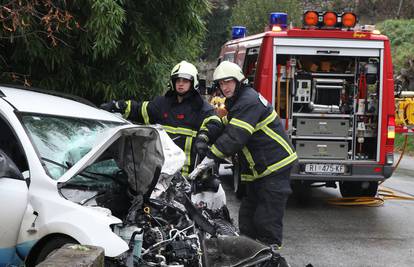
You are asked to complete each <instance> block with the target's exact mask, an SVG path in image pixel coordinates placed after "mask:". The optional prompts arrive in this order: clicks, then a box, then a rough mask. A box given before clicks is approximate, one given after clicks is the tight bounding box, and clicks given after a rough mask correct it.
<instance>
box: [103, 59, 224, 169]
mask: <svg viewBox="0 0 414 267" xmlns="http://www.w3.org/2000/svg"><path fill="white" fill-rule="evenodd" d="M170 82H171V90H169V91H167V93H166V94H165V95H163V96H157V97H155V98H154V99H153V100H152V101H143V102H139V101H134V100H127V101H124V100H120V101H111V102H109V103H105V104H102V105H101V108H102V109H105V110H107V111H111V112H120V113H122V114H123V116H124V118H126V119H128V120H131V121H135V122H139V123H144V124H155V123H158V124H161V125H162V126H163V128H164V129H165V130H166V131H167V133H168V134H169V136H170V137H171V138H172V139H173V140H174V142H175V143H176V144H177V145H178V146H179V147H180V148H181V149H182V150H183V151H184V152H185V154H186V161H185V163H184V167H183V169H182V174H183V175H184V176H187V175H188V173H189V172H191V171H192V169H193V167H194V161H195V155H196V153H199V155H200V156H201V157H203V155H205V152H206V150H207V149H208V143H211V142H214V140H215V139H216V137H217V136H218V135H219V134H220V132H221V131H222V123H221V120H220V118H219V117H218V116H216V114H215V112H214V108H213V107H212V106H211V105H209V104H208V103H207V102H206V101H205V100H203V98H202V97H201V96H200V94H199V93H198V91H197V87H198V71H197V69H196V67H195V66H194V65H193V64H191V63H189V62H187V61H181V62H180V63H178V64H177V65H175V66H174V68H173V69H172V71H171V76H170Z"/></svg>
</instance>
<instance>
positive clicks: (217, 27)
mask: <svg viewBox="0 0 414 267" xmlns="http://www.w3.org/2000/svg"><path fill="white" fill-rule="evenodd" d="M230 15H231V10H230V9H229V8H226V9H221V8H217V9H215V10H213V12H212V14H210V15H209V16H207V18H206V20H207V21H208V23H207V36H206V39H205V41H204V45H203V46H204V54H203V58H206V59H208V60H213V61H214V60H215V59H216V58H217V57H218V54H219V52H220V48H221V46H222V45H223V44H224V43H225V42H226V41H227V40H228V31H229V21H230Z"/></svg>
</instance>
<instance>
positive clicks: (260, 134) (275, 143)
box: [190, 61, 297, 248]
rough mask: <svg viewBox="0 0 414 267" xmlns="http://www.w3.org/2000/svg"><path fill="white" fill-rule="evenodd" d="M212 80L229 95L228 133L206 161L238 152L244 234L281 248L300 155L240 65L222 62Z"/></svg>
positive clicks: (226, 129)
mask: <svg viewBox="0 0 414 267" xmlns="http://www.w3.org/2000/svg"><path fill="white" fill-rule="evenodd" d="M213 79H214V81H215V82H216V83H218V86H219V88H220V90H221V92H222V93H223V95H224V96H225V97H226V101H225V105H226V108H227V110H228V114H227V118H226V119H225V120H224V122H225V128H224V131H223V132H222V134H221V135H220V136H219V137H218V138H217V140H216V141H215V142H214V144H213V145H212V146H211V149H210V150H209V152H207V157H206V158H205V160H204V161H203V162H202V163H203V164H207V165H208V163H209V162H211V161H213V160H217V159H219V158H225V157H229V156H233V155H235V154H236V153H237V154H238V159H239V164H240V173H241V180H242V182H245V183H246V196H245V197H244V198H243V200H242V203H241V206H240V210H239V228H240V232H241V233H242V234H245V235H247V236H249V237H252V238H254V239H258V240H260V241H262V242H263V243H266V244H268V245H271V246H272V247H273V248H278V247H280V246H281V245H282V227H283V222H282V220H283V215H284V211H285V207H286V202H287V199H288V196H289V194H290V193H291V188H290V169H291V167H292V164H294V163H295V162H296V161H297V155H296V152H295V150H294V148H293V146H292V144H291V143H290V141H289V139H288V137H287V135H286V133H285V131H284V129H283V127H282V124H281V123H280V120H279V118H278V115H277V114H276V112H275V110H274V108H273V107H272V105H271V104H270V103H268V102H267V101H266V99H264V98H263V97H262V96H261V95H260V94H258V93H257V92H256V90H254V89H253V88H251V87H250V86H248V85H245V84H244V83H243V81H244V80H245V77H244V74H243V72H242V70H241V68H240V67H239V66H238V65H237V64H235V63H232V62H228V61H223V62H222V63H220V65H219V66H218V67H217V68H216V70H215V71H214V75H213ZM226 121H227V123H226ZM190 176H191V175H190Z"/></svg>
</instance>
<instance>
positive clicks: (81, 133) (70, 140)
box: [22, 114, 122, 180]
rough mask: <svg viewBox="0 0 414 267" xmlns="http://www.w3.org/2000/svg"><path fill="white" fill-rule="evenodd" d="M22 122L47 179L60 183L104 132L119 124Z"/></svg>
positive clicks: (27, 118) (38, 118)
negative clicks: (50, 178)
mask: <svg viewBox="0 0 414 267" xmlns="http://www.w3.org/2000/svg"><path fill="white" fill-rule="evenodd" d="M22 122H23V125H24V127H25V128H26V130H27V132H28V134H29V136H30V138H31V140H32V142H33V144H34V146H35V147H36V149H37V151H38V152H39V154H40V157H41V161H42V163H43V166H44V167H45V169H46V171H47V172H48V174H49V176H50V177H52V178H53V179H54V180H57V179H59V178H60V177H61V176H62V175H63V174H64V173H65V172H66V171H67V170H68V169H70V167H72V166H73V165H74V164H75V163H76V162H78V161H79V160H80V159H81V158H82V157H83V156H84V155H86V154H87V153H88V152H89V151H90V150H91V149H92V148H93V146H94V145H95V143H96V141H97V140H98V139H99V137H100V136H103V135H104V134H105V132H106V131H108V130H109V129H111V128H114V127H117V126H119V125H121V124H122V123H118V122H108V121H97V120H89V119H81V118H66V117H59V116H51V115H33V114H28V115H26V114H24V115H23V116H22Z"/></svg>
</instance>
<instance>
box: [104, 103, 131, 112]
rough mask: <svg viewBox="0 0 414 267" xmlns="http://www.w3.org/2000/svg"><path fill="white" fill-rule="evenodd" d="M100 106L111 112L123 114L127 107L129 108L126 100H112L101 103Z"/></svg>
mask: <svg viewBox="0 0 414 267" xmlns="http://www.w3.org/2000/svg"><path fill="white" fill-rule="evenodd" d="M100 108H101V109H103V110H106V111H109V112H114V113H121V114H123V113H124V112H125V109H126V108H127V104H126V102H125V101H124V100H119V101H115V100H112V101H110V102H107V103H103V104H101V106H100Z"/></svg>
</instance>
